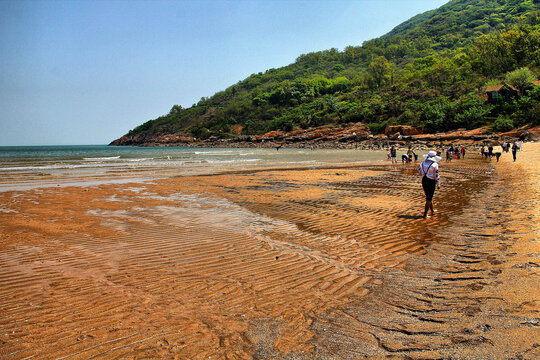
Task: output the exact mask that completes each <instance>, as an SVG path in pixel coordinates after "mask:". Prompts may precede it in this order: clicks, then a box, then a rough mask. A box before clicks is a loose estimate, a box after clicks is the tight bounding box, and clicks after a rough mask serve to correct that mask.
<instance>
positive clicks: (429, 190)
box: [422, 176, 437, 201]
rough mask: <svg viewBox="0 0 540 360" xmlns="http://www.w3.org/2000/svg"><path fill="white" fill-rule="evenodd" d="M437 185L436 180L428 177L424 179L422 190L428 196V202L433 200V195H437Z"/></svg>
mask: <svg viewBox="0 0 540 360" xmlns="http://www.w3.org/2000/svg"><path fill="white" fill-rule="evenodd" d="M436 185H437V181H436V180H432V179H430V178H428V177H427V176H424V177H423V178H422V188H423V189H424V194H426V201H431V200H433V194H435V186H436Z"/></svg>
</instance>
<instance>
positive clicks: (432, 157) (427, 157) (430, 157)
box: [422, 150, 441, 163]
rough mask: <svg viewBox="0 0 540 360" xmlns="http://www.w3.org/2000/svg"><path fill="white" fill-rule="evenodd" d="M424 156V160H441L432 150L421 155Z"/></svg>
mask: <svg viewBox="0 0 540 360" xmlns="http://www.w3.org/2000/svg"><path fill="white" fill-rule="evenodd" d="M422 156H423V157H424V160H429V161H435V162H437V163H438V162H439V161H441V157H440V156H437V152H436V151H433V150H431V151H430V152H428V153H427V155H422Z"/></svg>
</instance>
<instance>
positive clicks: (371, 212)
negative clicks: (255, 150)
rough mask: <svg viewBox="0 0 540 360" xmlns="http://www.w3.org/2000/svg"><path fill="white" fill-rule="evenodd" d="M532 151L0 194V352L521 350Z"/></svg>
mask: <svg viewBox="0 0 540 360" xmlns="http://www.w3.org/2000/svg"><path fill="white" fill-rule="evenodd" d="M539 155H540V146H539V144H533V143H531V144H526V145H525V149H524V151H523V152H520V153H518V162H516V163H513V162H512V160H511V156H510V155H508V154H504V155H503V157H502V158H501V161H500V162H498V163H497V162H495V160H492V161H491V162H489V161H484V160H481V159H480V158H479V156H478V155H477V154H472V156H470V157H469V158H467V159H464V160H458V161H452V162H449V163H446V162H444V161H443V162H441V176H442V183H441V190H440V191H437V192H436V194H435V199H434V201H435V202H434V204H435V211H436V216H435V217H434V218H428V219H426V220H424V219H420V215H421V211H422V209H423V194H422V193H421V192H422V191H421V187H420V185H419V183H418V179H417V175H416V165H414V164H409V165H401V164H400V165H391V164H366V165H358V166H353V167H344V168H334V167H324V166H323V167H321V168H309V169H298V168H293V169H266V170H264V171H250V170H246V171H242V172H231V173H221V174H214V175H210V176H208V175H200V176H196V175H193V176H186V177H182V178H169V179H161V180H155V181H153V182H151V183H128V184H122V185H114V184H112V185H111V184H108V185H98V186H89V187H83V188H81V187H63V188H47V189H38V190H29V191H12V192H0V204H2V209H3V210H2V214H1V215H2V218H1V221H0V230H1V233H2V236H1V238H0V239H1V241H0V249H1V250H2V251H1V252H0V269H2V273H3V275H2V276H1V278H2V282H0V310H1V311H0V324H2V328H3V329H4V331H3V332H2V333H1V334H0V344H1V345H2V346H0V356H2V357H6V358H9V359H22V358H26V357H29V356H38V357H39V356H40V355H39V354H49V355H50V356H51V357H62V356H73V357H78V358H89V357H92V356H95V357H98V358H111V357H148V358H160V357H161V358H163V357H171V358H174V357H176V358H193V359H199V358H200V359H202V358H207V357H209V356H210V357H211V356H214V357H229V358H242V359H267V358H273V359H288V358H291V357H295V358H298V359H328V358H334V359H349V358H355V357H361V358H369V359H371V358H373V359H377V358H381V357H387V356H393V357H395V358H412V359H425V358H430V359H437V358H440V359H443V358H463V359H478V358H496V359H498V358H500V359H507V358H512V357H514V358H515V357H521V358H523V359H533V358H537V357H538V355H540V354H539V351H540V348H539V347H538V346H537V345H535V341H537V340H535V339H538V336H539V335H540V334H539V330H538V318H537V312H538V310H539V309H540V304H539V303H538V298H539V295H540V294H539V290H538V289H537V287H536V286H535V284H537V283H538V275H539V273H538V265H539V264H538V253H539V248H538V242H537V239H538V235H539V234H540V232H539V228H538V225H537V224H538V220H539V219H538V215H539V214H538V211H537V209H538V205H539V197H538V193H539V192H538V184H539V181H538V180H539V179H540V174H539V172H538V169H536V168H535V167H534V166H532V167H531V166H523V165H524V164H525V165H527V164H534V163H535V161H538V159H540V156H539ZM516 339H519V340H516Z"/></svg>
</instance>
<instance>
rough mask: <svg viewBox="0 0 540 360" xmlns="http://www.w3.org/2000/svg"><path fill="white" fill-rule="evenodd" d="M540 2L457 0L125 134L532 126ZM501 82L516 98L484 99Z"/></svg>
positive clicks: (539, 93) (536, 111) (539, 61)
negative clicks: (331, 126) (337, 126)
mask: <svg viewBox="0 0 540 360" xmlns="http://www.w3.org/2000/svg"><path fill="white" fill-rule="evenodd" d="M539 7H540V0H454V1H450V2H449V3H447V4H446V5H444V6H442V7H440V8H439V9H436V10H432V11H428V12H426V13H423V14H420V15H417V16H415V17H413V18H411V19H410V20H408V21H406V22H404V23H402V24H400V25H398V26H397V27H396V28H395V29H393V30H392V31H391V32H390V33H388V34H386V35H385V36H382V37H380V38H378V39H374V40H370V41H366V42H364V43H363V44H362V46H349V47H347V48H345V49H344V50H342V51H339V50H337V49H329V50H324V51H319V52H314V53H309V54H304V55H300V56H299V57H298V58H297V59H296V61H295V62H294V63H293V64H290V65H288V66H285V67H282V68H279V69H269V70H267V71H265V72H264V73H262V72H261V73H258V74H253V75H251V76H249V77H248V78H246V79H245V80H243V81H240V82H238V83H237V84H235V85H232V86H230V87H229V88H227V89H225V90H223V91H221V92H218V93H216V94H214V95H213V96H211V97H209V98H202V99H201V100H200V101H199V102H198V103H197V104H195V105H193V106H192V107H190V108H187V109H185V108H182V107H180V106H178V105H175V106H173V107H172V108H171V110H170V112H169V113H168V114H167V115H165V116H162V117H159V118H157V119H155V120H150V121H148V122H146V123H144V124H142V125H140V126H138V127H137V128H135V129H133V130H131V131H130V132H129V133H128V134H127V135H128V136H129V137H131V138H134V137H135V138H137V139H139V140H140V139H150V138H152V137H153V136H156V135H163V134H173V133H175V134H178V133H183V134H185V135H187V136H194V137H197V138H202V139H204V138H208V137H210V136H215V137H217V138H230V137H234V136H237V135H239V134H262V133H265V132H268V131H272V130H286V131H288V130H292V129H294V128H303V129H305V128H312V127H317V126H322V125H327V124H343V123H357V122H363V123H365V124H367V125H368V126H369V128H370V129H371V131H372V132H374V133H379V132H381V131H383V130H384V128H385V127H386V126H387V125H393V124H395V125H412V126H422V127H424V128H425V129H427V130H428V131H433V132H434V131H447V130H452V129H457V128H474V127H478V126H481V125H485V124H490V125H491V126H492V128H493V129H494V130H507V129H511V128H515V127H519V126H522V125H525V124H534V125H538V123H539V121H540V120H539V119H540V86H534V82H535V81H536V80H537V79H538V76H539V75H540V11H539ZM503 82H506V83H508V84H510V85H512V86H513V87H514V88H515V89H518V90H519V94H518V96H515V97H513V98H509V99H500V100H499V101H495V102H490V103H488V102H487V101H486V98H485V96H486V94H485V90H486V88H487V87H488V86H490V85H497V84H501V83H503Z"/></svg>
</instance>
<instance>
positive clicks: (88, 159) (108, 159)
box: [83, 156, 120, 161]
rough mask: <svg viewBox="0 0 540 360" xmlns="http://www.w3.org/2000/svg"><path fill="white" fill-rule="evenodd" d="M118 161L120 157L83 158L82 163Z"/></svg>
mask: <svg viewBox="0 0 540 360" xmlns="http://www.w3.org/2000/svg"><path fill="white" fill-rule="evenodd" d="M118 159H120V156H106V157H85V158H83V160H84V161H110V160H118Z"/></svg>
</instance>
